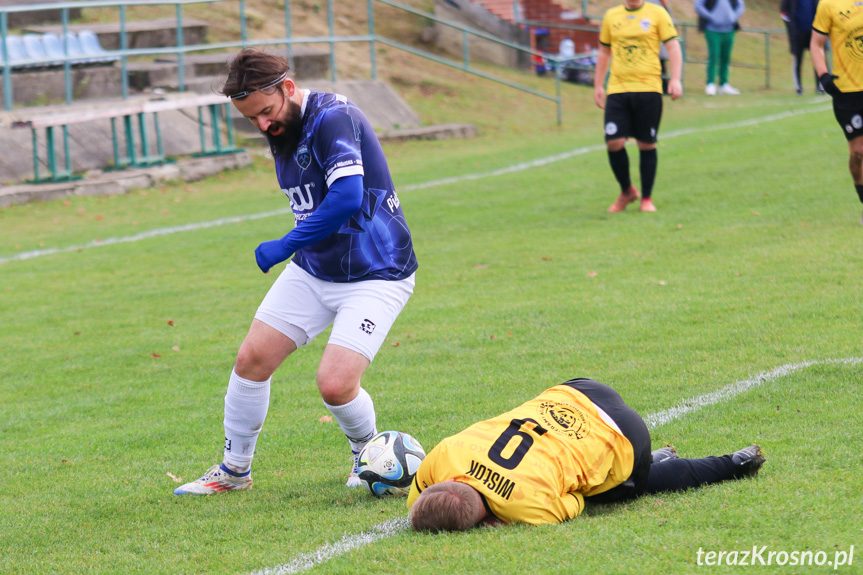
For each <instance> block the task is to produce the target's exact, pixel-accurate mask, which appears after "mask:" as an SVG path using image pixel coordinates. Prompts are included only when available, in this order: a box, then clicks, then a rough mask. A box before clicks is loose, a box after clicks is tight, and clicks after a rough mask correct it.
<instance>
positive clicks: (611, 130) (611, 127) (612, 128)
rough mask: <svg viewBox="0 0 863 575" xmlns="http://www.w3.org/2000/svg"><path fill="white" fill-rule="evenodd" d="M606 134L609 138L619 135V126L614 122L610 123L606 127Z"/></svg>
mask: <svg viewBox="0 0 863 575" xmlns="http://www.w3.org/2000/svg"><path fill="white" fill-rule="evenodd" d="M605 133H606V134H608V135H609V136H613V135H615V134H616V133H617V124H615V123H614V122H609V123H607V124H606V125H605Z"/></svg>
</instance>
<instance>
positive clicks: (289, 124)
mask: <svg viewBox="0 0 863 575" xmlns="http://www.w3.org/2000/svg"><path fill="white" fill-rule="evenodd" d="M278 126H280V127H281V128H282V133H281V134H279V135H278V136H274V135H273V134H271V133H270V132H268V131H267V132H264V135H265V136H266V137H267V141H268V142H269V143H270V151H271V152H272V153H273V156H274V157H282V158H289V157H290V156H292V155H293V154H294V152H296V151H297V146H299V144H300V139H302V137H303V115H302V109H301V108H300V105H299V104H297V103H296V102H293V101H288V113H287V114H286V115H285V117H284V118H282V119H280V120H279V122H278Z"/></svg>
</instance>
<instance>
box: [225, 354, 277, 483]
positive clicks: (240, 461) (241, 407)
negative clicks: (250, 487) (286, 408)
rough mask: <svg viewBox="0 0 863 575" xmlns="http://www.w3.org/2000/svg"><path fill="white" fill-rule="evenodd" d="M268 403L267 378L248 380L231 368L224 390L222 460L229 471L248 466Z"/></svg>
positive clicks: (238, 470) (248, 467)
mask: <svg viewBox="0 0 863 575" xmlns="http://www.w3.org/2000/svg"><path fill="white" fill-rule="evenodd" d="M269 406H270V380H269V379H268V380H267V381H249V380H248V379H243V378H242V377H240V376H239V375H237V372H235V371H231V379H230V381H228V393H227V394H225V460H224V461H223V463H224V464H225V466H226V467H228V468H229V469H230V470H231V471H234V472H236V473H245V472H246V471H248V470H249V469H251V468H252V458H253V457H254V455H255V444H256V443H257V442H258V435H259V434H260V433H261V428H262V427H263V426H264V420H265V419H266V418H267V409H268V408H269Z"/></svg>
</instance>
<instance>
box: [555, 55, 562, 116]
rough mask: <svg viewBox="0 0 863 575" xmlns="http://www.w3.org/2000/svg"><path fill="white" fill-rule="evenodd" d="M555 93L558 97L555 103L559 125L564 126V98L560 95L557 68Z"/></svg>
mask: <svg viewBox="0 0 863 575" xmlns="http://www.w3.org/2000/svg"><path fill="white" fill-rule="evenodd" d="M554 91H555V94H556V95H557V99H556V100H555V102H556V103H557V125H558V126H560V125H562V124H563V97H562V96H561V93H560V75H559V74H558V73H557V66H555V67H554Z"/></svg>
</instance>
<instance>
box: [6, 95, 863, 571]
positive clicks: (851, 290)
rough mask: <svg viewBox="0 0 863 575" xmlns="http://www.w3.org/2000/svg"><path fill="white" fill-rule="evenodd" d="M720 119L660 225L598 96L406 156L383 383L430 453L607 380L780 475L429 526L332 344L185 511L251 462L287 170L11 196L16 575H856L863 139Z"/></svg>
mask: <svg viewBox="0 0 863 575" xmlns="http://www.w3.org/2000/svg"><path fill="white" fill-rule="evenodd" d="M576 97H577V96H576ZM702 100H703V99H702ZM711 105H712V106H713V107H711V108H707V107H706V105H704V102H703V101H699V99H698V98H691V99H689V100H688V101H687V99H686V98H684V100H683V101H681V102H680V103H676V104H674V105H671V106H670V107H669V109H668V112H667V119H666V120H665V124H664V125H663V131H662V133H661V135H660V141H661V148H660V171H659V178H658V181H657V186H656V192H655V200H656V204H657V207H658V208H659V211H658V212H657V213H656V214H641V213H638V211H637V210H629V211H627V212H624V213H622V214H615V215H609V214H606V213H605V209H606V208H607V205H608V203H610V201H611V200H613V197H614V194H615V191H614V185H613V181H612V178H611V174H610V171H609V169H608V165H607V160H606V157H605V153H604V151H603V148H602V146H601V139H600V137H601V130H600V128H599V127H598V126H599V124H598V123H597V120H596V117H595V111H591V110H589V108H587V107H586V106H583V107H581V108H578V109H579V110H580V111H579V113H577V114H576V113H573V114H571V115H570V116H569V117H568V118H567V123H566V125H565V126H564V127H563V128H561V129H556V128H550V129H548V130H543V131H542V132H541V133H540V132H539V131H537V130H532V129H531V127H530V126H529V125H528V124H527V123H518V121H517V120H513V121H512V123H511V124H508V125H505V126H501V127H499V128H487V130H486V133H485V134H481V136H480V138H479V139H478V140H475V141H466V142H445V143H441V142H422V143H405V144H395V145H390V146H388V147H387V154H388V157H389V160H390V164H391V167H392V169H393V173H394V177H395V179H396V184H397V186H398V189H399V191H400V199H401V201H402V205H403V207H404V209H405V213H406V215H407V218H408V221H409V223H410V225H411V229H412V231H413V233H414V238H415V243H416V249H417V254H418V258H419V260H420V271H419V272H418V281H417V290H416V292H415V295H414V297H413V298H412V299H411V301H410V303H409V304H408V307H407V308H406V309H405V311H404V312H403V314H402V316H401V317H400V318H399V320H398V322H397V324H396V327H395V328H394V330H393V332H392V333H391V334H390V337H389V339H388V340H387V343H386V344H385V346H384V349H383V350H382V351H381V353H380V354H379V355H378V358H377V359H376V360H375V363H374V364H373V365H372V367H371V368H370V369H369V371H368V372H367V375H366V377H365V378H364V386H365V387H367V388H368V389H369V390H370V391H371V393H372V394H373V395H374V397H375V401H376V407H377V410H378V421H379V427H381V429H384V428H392V429H400V430H403V431H406V432H409V433H411V434H412V435H414V436H415V437H417V439H419V440H420V442H422V443H423V445H424V446H425V447H426V449H430V448H431V447H432V446H433V445H434V444H435V443H436V442H437V441H438V440H440V439H441V438H442V437H444V436H446V435H449V434H451V433H454V432H457V431H459V430H460V429H462V428H463V427H465V426H466V425H468V424H470V423H472V422H473V421H475V420H478V419H481V418H482V417H484V416H489V415H493V414H495V413H498V412H500V411H502V410H504V409H508V408H509V407H511V406H513V405H515V404H517V403H519V402H520V401H523V400H524V399H527V398H529V397H531V396H533V395H535V394H536V393H537V392H539V391H541V390H542V389H545V388H546V387H548V386H551V385H554V384H556V383H559V382H561V381H564V380H566V379H569V378H570V377H574V376H587V377H593V378H595V379H598V380H600V381H603V382H606V383H609V384H611V385H614V386H615V387H616V388H617V389H618V390H620V392H621V393H622V394H623V396H624V398H626V399H627V402H628V403H630V405H632V406H633V407H634V408H635V409H636V410H638V411H639V412H640V413H642V414H644V415H645V416H649V415H652V416H654V419H653V420H650V418H649V421H652V422H653V423H652V425H653V427H652V433H653V436H654V445H655V446H656V447H659V446H662V445H664V444H666V443H672V444H674V445H675V446H677V448H678V450H679V451H680V452H681V453H682V454H683V455H684V456H703V455H708V454H713V453H720V452H722V453H724V452H729V451H732V450H734V449H737V448H739V447H742V446H744V445H748V444H750V443H755V442H757V443H759V444H760V445H762V447H763V448H764V451H765V453H766V455H767V457H768V462H767V464H766V465H765V467H764V469H763V471H762V473H761V475H760V476H759V477H758V478H757V479H755V480H751V481H741V482H736V483H730V484H722V485H717V486H712V487H710V488H707V489H702V490H698V491H693V492H688V493H681V494H676V495H673V496H667V497H661V498H659V497H646V498H643V499H641V500H639V501H637V502H635V503H631V504H628V505H615V506H595V507H593V508H589V509H588V510H587V512H586V513H585V514H584V515H583V516H581V517H579V518H578V519H576V520H574V521H571V522H568V523H565V524H561V525H558V526H549V527H541V528H533V527H524V526H514V527H508V528H505V529H497V530H478V531H475V532H471V533H467V534H460V535H441V536H431V535H420V534H414V533H412V532H410V531H407V530H404V529H403V525H404V522H403V518H404V516H405V514H406V512H405V508H404V502H403V501H395V500H390V501H382V500H375V499H373V498H371V497H370V496H368V494H366V493H364V492H361V491H359V490H353V491H347V490H346V489H345V488H344V487H343V476H344V474H345V472H346V470H347V468H348V462H347V453H346V452H345V451H346V450H345V446H344V439H343V437H342V436H341V434H340V432H338V430H337V429H336V428H335V425H334V424H332V423H327V422H322V421H321V418H322V416H324V415H326V411H325V409H324V407H323V406H322V405H321V403H320V399H319V397H318V395H317V391H316V389H315V386H314V373H315V368H316V363H317V359H318V358H319V357H320V350H321V348H322V346H323V344H324V342H325V338H321V339H320V340H318V341H316V342H314V343H313V344H311V345H310V346H309V348H310V349H304V350H302V351H301V352H300V353H298V354H297V355H296V357H293V358H292V359H291V360H290V361H289V362H287V363H286V365H285V366H283V367H282V368H281V369H280V370H279V371H278V372H277V374H276V376H275V377H274V384H273V393H272V398H271V409H270V414H269V417H268V420H267V425H266V426H265V428H264V432H263V435H262V438H261V440H260V441H259V444H258V456H257V457H256V460H255V467H254V474H255V489H254V490H253V491H251V492H248V493H237V494H230V495H228V496H225V497H214V498H194V499H185V498H177V497H174V496H172V495H171V490H172V489H173V488H174V487H175V486H176V485H177V483H176V482H175V479H174V478H181V477H182V478H183V479H188V478H189V477H192V476H195V475H196V474H199V473H200V472H201V471H203V470H204V469H206V468H207V467H208V466H209V465H211V464H212V463H213V462H215V461H216V459H217V458H218V457H219V456H220V452H221V433H222V431H221V417H222V398H223V396H224V391H225V385H226V381H227V374H228V373H229V372H230V368H231V365H232V363H233V360H234V354H235V353H236V348H237V346H238V344H239V341H240V339H241V338H242V336H243V335H244V333H245V330H246V328H247V327H248V322H249V321H250V319H251V317H252V314H253V311H254V309H255V307H256V306H257V304H258V302H259V300H260V297H261V296H262V294H263V293H264V292H265V291H266V289H267V287H268V286H269V284H270V283H271V282H272V281H273V277H272V276H273V274H270V275H263V274H261V273H260V272H259V271H258V270H257V268H256V267H255V264H254V258H253V256H252V255H251V254H252V251H253V250H254V247H255V246H256V245H257V244H258V243H259V242H260V241H262V240H264V239H270V238H272V237H278V236H280V235H283V233H284V230H285V227H286V226H288V225H290V221H291V219H290V216H289V215H286V214H287V205H286V201H285V200H284V197H283V196H282V194H281V192H280V191H279V190H278V189H277V186H275V185H274V178H273V175H272V169H271V166H270V165H269V163H268V162H267V161H266V160H265V159H264V158H261V159H260V160H259V161H256V163H255V165H254V166H252V167H251V168H249V169H246V170H243V171H239V172H233V173H226V174H223V175H222V176H220V177H217V178H213V179H210V180H208V181H205V182H202V183H199V184H194V185H188V184H176V185H168V186H165V187H164V188H163V189H157V190H148V191H142V192H136V193H132V194H129V195H126V196H118V197H113V198H75V199H70V200H67V201H66V202H64V201H54V202H47V203H43V204H29V205H25V206H16V207H14V208H8V209H4V210H0V227H2V229H3V231H4V233H3V234H2V238H0V294H2V299H0V302H2V303H0V318H2V321H0V324H2V326H3V329H2V330H0V345H2V349H4V350H5V352H6V353H5V354H4V359H3V361H2V362H0V375H2V383H0V436H2V438H3V444H4V447H5V450H4V452H5V453H4V457H3V458H2V461H3V462H4V469H6V471H7V473H8V474H9V475H10V477H9V478H7V480H6V482H5V489H4V490H3V491H2V492H0V499H2V501H0V514H2V522H0V525H2V526H0V537H2V540H3V541H4V542H7V544H6V545H5V549H4V552H3V553H2V555H0V571H2V572H10V573H34V572H40V573H41V572H54V573H78V572H100V573H120V572H123V573H130V572H136V573H138V572H140V573H178V572H179V573H186V572H189V573H222V572H228V571H230V572H259V571H263V572H269V573H274V572H280V573H290V572H313V573H315V572H320V573H366V572H370V573H432V572H434V573H437V572H441V571H444V572H453V573H456V572H459V573H476V572H480V571H488V570H491V569H494V570H496V571H498V572H515V571H517V570H523V569H524V568H525V566H526V565H527V566H529V567H530V570H532V571H534V572H584V573H595V572H603V573H640V572H644V571H645V570H648V569H649V570H650V571H652V572H657V573H688V572H701V571H706V570H707V571H710V572H717V573H726V572H728V573H730V572H736V571H737V570H739V569H741V568H743V567H741V566H728V565H724V566H722V567H716V566H712V567H711V566H707V565H704V564H703V561H704V558H705V557H706V553H708V552H711V551H713V552H719V551H724V552H726V553H729V552H732V551H738V552H739V555H740V556H742V552H743V551H751V550H752V549H753V547H757V548H758V549H761V548H762V547H763V546H766V547H767V550H766V551H765V552H764V554H763V557H764V558H765V559H766V558H767V556H768V552H769V551H774V552H776V553H774V555H773V557H774V560H773V561H774V562H773V563H771V564H770V565H759V571H760V572H765V573H807V572H812V573H817V572H824V571H826V570H831V571H832V570H833V567H834V566H833V565H831V566H829V567H828V566H827V565H826V564H825V565H822V566H821V567H819V566H817V565H812V566H808V565H807V566H803V565H796V566H792V565H790V564H789V562H790V559H789V558H790V557H792V556H793V555H791V554H792V553H794V552H797V555H796V556H797V557H798V558H799V557H800V556H801V555H800V554H801V553H802V552H806V551H811V552H812V553H811V554H810V556H811V557H813V561H814V560H815V559H816V558H820V557H821V555H818V553H819V552H821V553H823V558H824V560H825V561H827V560H830V561H832V562H838V561H839V560H840V559H842V557H843V556H842V555H841V553H842V552H844V553H845V554H846V555H844V561H845V564H843V565H838V566H836V567H837V568H836V571H844V572H849V573H853V572H857V571H858V570H859V566H858V565H857V564H856V563H857V562H858V561H859V559H858V558H857V557H853V559H854V561H853V564H848V559H849V555H848V552H850V551H851V549H852V546H854V547H857V548H859V545H860V543H861V530H860V525H861V512H863V505H861V503H863V501H861V495H860V494H861V492H863V480H861V479H860V477H861V474H860V471H861V463H860V457H859V440H857V439H855V437H856V435H859V434H856V435H855V433H854V430H859V429H860V428H861V423H863V416H861V415H860V413H861V407H863V406H861V399H860V394H859V393H858V390H859V384H860V381H861V376H863V365H861V358H863V345H861V330H860V318H861V317H863V301H861V299H860V298H859V293H860V288H861V280H860V269H861V264H863V255H861V250H860V249H859V246H860V239H861V233H863V226H860V225H859V223H858V221H859V219H860V209H859V204H858V202H857V200H856V197H855V194H854V190H853V188H852V187H851V186H850V183H849V181H848V175H847V168H846V158H847V155H846V152H845V144H844V141H843V139H842V138H841V135H840V134H839V133H837V130H836V127H835V123H834V122H833V119H832V115H831V113H830V111H829V108H828V106H827V105H826V101H825V100H823V99H799V100H794V99H792V98H789V97H784V96H776V95H752V96H744V97H742V98H741V99H740V100H736V101H734V102H733V103H732V102H730V101H724V102H717V103H711ZM674 106H677V107H676V108H675V107H674ZM591 114H593V115H594V116H591ZM495 130H496V131H495ZM95 247H100V248H101V249H91V248H95ZM746 382H751V383H750V384H746ZM741 383H742V385H740V384H741ZM735 386H736V387H735ZM723 390H725V391H723ZM734 390H736V391H734ZM705 397H713V398H716V400H715V401H712V400H711V401H704V402H703V405H702V406H701V407H700V409H688V408H687V406H692V405H695V404H699V401H698V400H696V401H693V400H694V399H695V398H705ZM676 408H679V409H682V411H681V412H680V413H679V415H677V413H678V412H676V411H673V410H674V409H676ZM662 414H666V416H664V417H660V416H661V415H662ZM667 414H675V415H673V416H669V415H667ZM699 552H701V555H699ZM781 552H784V553H785V555H784V557H786V563H785V564H784V565H780V564H778V562H777V561H778V560H779V559H781V558H782V557H783V555H782V554H781ZM442 557H445V558H446V559H445V562H443V563H441V561H442V559H441V558H442ZM699 561H702V564H699Z"/></svg>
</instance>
